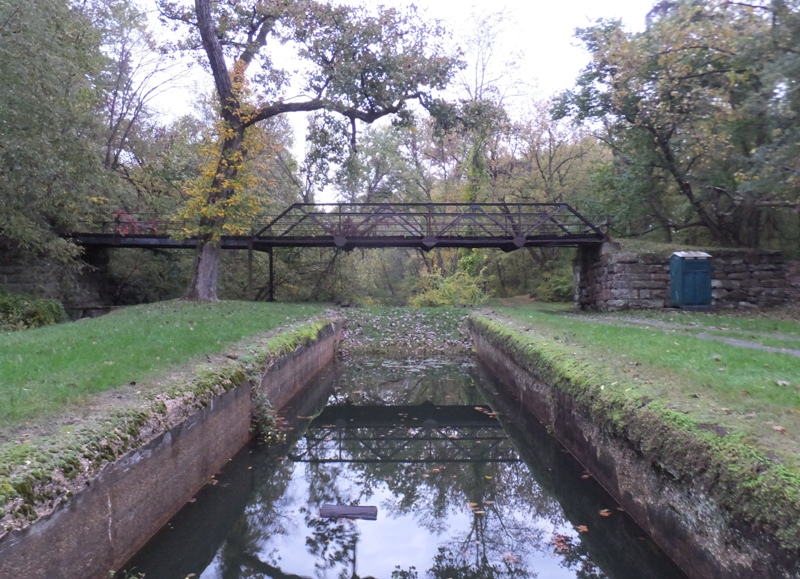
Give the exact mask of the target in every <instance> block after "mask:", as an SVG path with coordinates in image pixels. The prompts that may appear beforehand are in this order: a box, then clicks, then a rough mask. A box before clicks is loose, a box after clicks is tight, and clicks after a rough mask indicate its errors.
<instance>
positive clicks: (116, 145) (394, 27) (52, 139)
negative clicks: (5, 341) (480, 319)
mask: <svg viewBox="0 0 800 579" xmlns="http://www.w3.org/2000/svg"><path fill="white" fill-rule="evenodd" d="M156 4H157V7H158V11H159V14H160V16H161V19H162V22H163V23H164V24H165V25H166V28H162V29H161V30H160V31H159V32H158V34H156V32H155V30H154V29H153V24H152V19H150V18H148V15H147V14H145V13H143V12H142V9H141V7H140V6H138V5H135V4H131V3H129V2H125V1H121V0H88V1H81V2H77V1H73V2H69V1H66V0H39V1H37V2H34V3H28V2H22V0H0V237H2V240H3V242H4V243H5V244H6V245H11V246H13V247H15V248H16V249H17V250H18V251H23V252H26V253H27V254H28V255H30V256H32V257H34V258H37V259H47V260H49V261H50V262H51V263H53V264H54V265H57V266H58V267H62V268H65V270H70V269H72V270H77V269H79V268H80V267H81V261H80V250H79V248H77V247H76V246H75V245H74V244H73V243H71V242H70V241H68V240H67V239H65V238H64V237H63V236H62V235H63V233H65V232H69V231H71V230H74V229H76V228H79V226H80V224H81V222H84V221H87V220H91V219H94V218H98V217H101V216H104V217H106V218H108V217H109V216H110V215H112V214H113V213H114V212H115V211H124V212H127V213H130V214H135V213H142V212H144V213H149V214H152V215H153V216H154V219H160V220H181V221H182V222H184V223H188V224H189V225H187V226H186V227H185V231H184V235H194V236H198V237H199V238H200V239H201V241H202V243H201V244H200V249H199V250H198V252H197V254H196V255H195V256H194V258H193V256H191V255H187V253H188V252H177V251H175V252H168V251H140V250H115V251H114V252H112V261H111V264H110V267H111V272H112V280H113V284H112V290H113V296H112V299H113V300H114V301H116V302H118V303H133V302H139V301H152V300H158V299H166V298H171V297H178V296H187V295H188V296H189V297H191V298H193V299H216V297H217V295H219V297H223V298H246V297H248V287H247V273H246V272H247V269H246V267H247V258H246V256H245V255H236V254H233V253H230V254H224V255H223V254H222V253H221V252H220V251H219V249H218V243H217V242H218V240H219V237H220V235H222V234H225V233H231V232H242V231H246V230H247V228H248V227H249V225H250V224H251V223H252V222H253V221H254V220H257V219H263V216H265V215H268V214H275V213H276V212H277V211H279V210H282V209H283V208H285V207H286V206H288V205H289V204H290V203H292V202H295V201H305V202H310V201H314V200H319V199H320V192H321V191H326V192H327V194H335V195H336V196H337V198H338V199H340V200H342V201H352V202H367V201H383V200H387V201H398V202H412V201H424V202H566V203H569V204H571V205H572V206H573V207H575V208H577V209H578V210H579V211H581V212H582V213H584V214H586V215H588V216H590V217H591V218H593V219H595V220H596V221H598V222H602V223H603V224H605V225H606V226H607V227H608V228H609V230H610V232H611V233H612V235H615V236H618V237H640V238H642V239H645V240H650V241H655V242H667V243H672V244H688V245H698V244H701V245H714V244H716V245H726V246H741V247H753V248H775V249H781V250H784V251H786V252H787V253H788V254H789V255H790V256H795V257H796V256H797V255H798V253H800V150H799V149H800V123H798V118H797V117H798V113H799V112H800V92H798V90H799V89H798V85H799V84H800V54H799V53H800V51H798V49H797V47H798V46H800V6H798V2H797V1H784V0H775V1H767V0H757V1H755V2H748V3H743V2H741V3H740V2H730V1H722V0H670V1H663V2H659V3H657V4H656V5H654V7H653V9H652V10H651V12H650V13H649V15H648V18H647V22H646V26H645V29H644V30H643V31H641V32H628V31H626V30H625V29H624V28H623V26H622V24H621V23H620V22H618V21H599V22H597V23H596V24H595V25H593V26H590V27H588V28H585V29H581V30H579V31H577V37H578V38H579V39H580V40H581V41H582V42H583V43H584V45H585V46H586V48H587V49H588V51H589V53H590V55H591V60H590V62H589V64H588V65H587V67H586V68H585V69H584V70H583V71H582V73H581V74H580V76H579V77H578V78H577V79H576V83H575V87H574V88H572V89H571V90H568V91H565V92H564V93H562V94H560V95H555V96H553V97H550V98H534V97H527V98H524V97H523V96H521V95H525V94H528V93H530V92H531V91H530V89H529V88H527V86H526V85H525V84H524V83H523V82H522V81H521V80H520V79H519V78H518V75H517V72H518V69H516V68H515V65H514V59H513V57H514V55H501V54H499V51H498V50H497V46H498V39H499V37H500V35H501V34H502V31H503V26H504V21H503V16H502V15H483V16H480V17H477V18H476V20H475V31H474V33H473V34H472V35H468V36H466V37H463V38H461V39H460V44H461V46H460V47H459V48H450V46H451V45H452V43H448V42H447V41H446V38H447V37H446V32H445V31H444V30H443V29H442V27H441V25H440V24H439V23H436V22H429V21H426V20H425V19H424V18H423V17H421V16H420V15H419V14H417V13H416V11H414V10H413V9H411V10H408V11H400V10H395V9H377V8H370V7H367V6H365V7H363V8H359V9H353V10H349V9H348V10H345V9H344V8H341V7H337V6H335V5H331V4H328V3H326V2H318V1H311V0H304V1H300V2H292V3H284V2H275V1H271V0H249V1H246V2H242V1H234V0H223V1H219V2H209V1H208V0H196V1H192V2H188V1H187V2H172V1H167V0H159V2H157V3H156ZM276 47H280V48H276ZM287 50H292V51H293V52H294V54H295V56H288V57H287V56H286V54H287V52H286V51H287ZM190 56H194V61H195V62H196V66H194V67H191V68H188V67H187V62H188V61H187V58H189V57H190ZM504 56H507V58H500V57H504ZM299 63H303V64H302V66H300V64H299ZM198 66H200V67H204V69H205V70H206V71H208V72H210V73H211V79H212V80H213V82H209V85H208V91H207V92H206V93H204V94H198V95H197V97H196V105H195V106H194V108H193V110H192V111H186V114H185V115H182V116H179V117H177V118H174V119H164V118H162V117H161V116H159V115H158V114H156V112H155V111H154V110H153V107H152V103H153V102H154V99H155V97H156V96H157V95H159V94H160V93H161V92H163V91H165V90H170V89H171V87H173V86H174V83H175V79H176V78H177V79H179V78H180V77H181V76H182V75H185V74H186V71H187V70H193V69H196V68H198ZM295 69H299V70H300V72H299V73H296V72H295ZM498 71H499V72H498ZM293 95H302V96H300V97H297V98H292V97H293ZM289 113H292V114H295V115H296V114H299V113H305V114H306V115H307V118H308V129H307V135H306V147H305V151H304V152H303V153H302V154H298V153H296V152H294V153H293V151H294V150H295V149H294V148H293V131H292V129H291V126H290V124H289V122H288V114H289ZM275 257H276V275H277V287H276V292H277V296H278V298H279V299H296V300H304V299H325V300H339V301H343V302H348V303H351V302H354V303H409V302H414V303H418V304H425V303H434V304H435V303H441V302H446V301H448V300H450V301H455V302H464V301H476V300H480V299H481V298H482V296H485V295H500V296H503V295H514V294H519V293H532V294H534V295H537V296H539V297H541V298H543V299H567V298H568V297H569V295H570V292H571V283H572V278H571V271H570V261H571V257H572V256H571V255H570V253H569V252H568V251H563V250H562V251H561V252H560V253H559V252H554V251H551V250H546V249H530V250H522V251H516V252H513V253H510V254H503V253H500V252H492V251H479V250H447V249H435V250H433V251H431V252H429V253H425V252H420V251H411V250H399V249H396V250H395V249H391V250H380V251H378V250H365V251H355V252H350V253H344V252H340V251H335V250H289V249H285V250H277V251H276V253H275ZM255 268H256V269H255V273H256V280H257V287H256V288H255V297H256V298H257V299H266V297H267V295H268V293H269V292H268V288H267V286H266V283H265V279H266V261H265V259H264V257H263V256H260V255H257V256H256V260H255ZM448 280H450V281H448ZM187 284H188V290H187ZM456 290H458V291H456Z"/></svg>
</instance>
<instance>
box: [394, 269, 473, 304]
mask: <svg viewBox="0 0 800 579" xmlns="http://www.w3.org/2000/svg"><path fill="white" fill-rule="evenodd" d="M485 300H486V294H485V293H484V291H483V289H482V288H481V280H480V279H479V278H476V277H472V276H471V275H470V274H469V273H467V272H466V271H464V270H458V271H456V272H455V273H453V274H451V275H449V276H447V277H444V276H443V275H442V272H441V270H440V269H439V268H437V267H434V268H433V269H432V270H431V271H430V272H425V273H423V274H422V275H421V276H420V278H419V281H418V282H417V293H416V295H414V296H412V297H411V299H410V300H409V304H410V305H411V306H414V307H417V308H418V307H436V306H476V305H478V304H481V303H483V302H484V301H485Z"/></svg>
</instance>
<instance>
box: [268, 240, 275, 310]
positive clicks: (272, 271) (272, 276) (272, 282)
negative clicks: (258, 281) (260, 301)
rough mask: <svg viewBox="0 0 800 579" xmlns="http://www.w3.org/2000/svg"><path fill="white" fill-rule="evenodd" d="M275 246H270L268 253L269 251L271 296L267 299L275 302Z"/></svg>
mask: <svg viewBox="0 0 800 579" xmlns="http://www.w3.org/2000/svg"><path fill="white" fill-rule="evenodd" d="M272 252H273V248H272V247H270V248H269V250H268V251H267V253H269V298H267V301H270V302H274V301H275V258H274V256H273V255H272Z"/></svg>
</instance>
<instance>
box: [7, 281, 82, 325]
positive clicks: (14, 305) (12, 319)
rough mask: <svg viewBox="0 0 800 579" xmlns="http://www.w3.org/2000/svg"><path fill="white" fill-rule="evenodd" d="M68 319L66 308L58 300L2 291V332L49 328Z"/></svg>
mask: <svg viewBox="0 0 800 579" xmlns="http://www.w3.org/2000/svg"><path fill="white" fill-rule="evenodd" d="M66 317H67V314H66V312H64V306H62V305H61V302H59V301H58V300H52V299H46V298H37V297H34V296H30V295H27V294H15V293H11V292H9V291H6V290H3V289H0V331H3V332H10V331H14V330H24V329H26V328H38V327H40V326H48V325H50V324H57V323H59V322H63V321H64V320H65V319H66Z"/></svg>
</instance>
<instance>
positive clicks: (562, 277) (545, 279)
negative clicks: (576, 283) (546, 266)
mask: <svg viewBox="0 0 800 579" xmlns="http://www.w3.org/2000/svg"><path fill="white" fill-rule="evenodd" d="M573 291H574V290H573V279H572V269H571V268H565V267H560V268H558V269H557V270H555V271H553V272H549V271H548V272H545V273H544V274H543V275H542V279H541V281H540V282H539V285H537V286H536V289H535V290H534V292H533V294H534V296H535V297H536V298H537V299H540V300H542V301H543V302H569V301H572V297H573Z"/></svg>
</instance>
